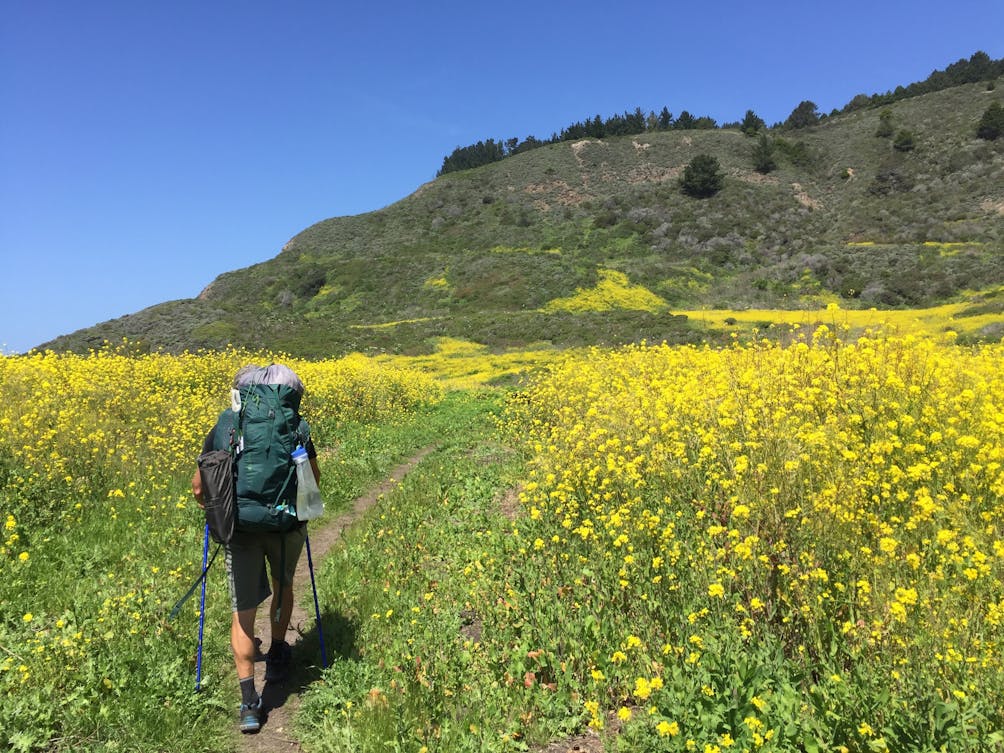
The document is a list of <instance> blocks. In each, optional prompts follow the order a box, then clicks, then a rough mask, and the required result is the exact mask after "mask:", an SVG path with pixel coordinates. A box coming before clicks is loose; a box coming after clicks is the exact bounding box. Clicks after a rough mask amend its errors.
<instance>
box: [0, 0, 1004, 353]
mask: <svg viewBox="0 0 1004 753" xmlns="http://www.w3.org/2000/svg"><path fill="white" fill-rule="evenodd" d="M346 6H350V7H346ZM977 50H983V51H984V52H986V53H987V54H989V55H990V56H991V57H992V58H994V59H998V58H1001V57H1004V2H1001V0H984V1H982V2H977V1H976V0H956V2H953V3H945V2H943V0H942V1H940V2H934V1H933V0H917V1H916V2H912V3H909V4H907V3H899V2H891V3H881V2H874V0H871V1H869V2H858V0H847V1H845V2H843V3H816V2H806V0H800V1H799V2H795V1H790V2H789V1H787V0H786V1H785V2H767V3H750V2H733V1H732V0H719V2H714V3H707V2H706V3H675V2H667V1H666V0H662V1H661V2H655V1H653V2H634V1H632V0H620V1H619V2H609V1H608V2H604V3H599V2H593V1H592V0H580V1H579V2H565V1H564V0H557V1H554V2H549V1H548V0H537V2H525V1H524V0H510V2H506V3H480V2H476V0H467V1H466V2H454V1H452V0H451V1H450V2H435V0H428V1H427V2H424V3H404V2H393V1H391V2H387V1H386V0H373V1H372V2H369V3H354V4H347V3H335V2H313V1H312V0H301V1H299V2H291V3H277V2H258V1H257V0H245V1H243V2H227V1H217V0H213V1H211V2H205V0H199V2H189V1H188V0H176V1H174V2H164V3H147V2H139V3H137V2H135V1H132V2H125V1H121V2H118V1H115V2H113V1H109V0H90V1H89V2H85V3H81V2H72V1H71V0H64V1H63V2H51V1H49V0H9V2H6V3H4V4H3V7H2V9H0V259H2V266H3V274H2V275H0V350H2V351H3V352H5V353H11V352H22V351H24V350H27V349H28V348H30V347H32V346H35V345H38V344H40V343H42V342H44V341H46V340H48V339H51V338H53V337H55V336H57V335H60V334H64V333H67V332H71V331H73V330H76V329H79V328H81V327H86V326H90V325H92V324H96V323H98V322H101V321H105V320H107V319H112V318H115V317H118V316H122V315H125V314H128V313H132V312H135V311H138V310H140V309H142V308H145V307H147V306H151V305H154V304H156V303H160V302H163V301H168V300H174V299H179V298H191V297H194V296H196V295H198V293H199V292H200V291H201V290H202V289H203V288H204V287H205V286H206V285H207V284H209V282H211V281H212V280H213V278H214V277H216V276H217V275H218V274H220V273H222V272H226V271H229V270H232V269H237V268H240V267H245V266H248V265H251V264H255V263H257V262H260V261H264V260H266V259H268V258H271V257H272V256H274V255H275V254H277V253H278V252H279V249H281V248H282V246H283V244H284V243H285V242H286V241H287V240H289V238H291V237H292V236H294V235H295V234H297V233H298V232H300V231H301V230H303V229H304V228H306V227H308V226H309V225H311V224H313V223H315V222H318V221H320V220H323V219H326V218H328V217H336V216H342V215H353V214H359V213H363V212H368V211H372V210H375V209H379V208H381V207H384V206H387V205H388V204H392V203H394V202H395V201H397V200H399V199H401V198H404V197H405V196H407V195H408V194H410V193H411V192H412V191H414V190H415V189H417V188H418V187H419V186H420V185H422V184H423V183H425V182H427V181H429V180H432V179H433V178H434V177H435V174H436V171H437V170H438V169H439V167H440V166H441V165H442V161H443V157H444V156H446V155H447V154H449V153H450V152H452V151H453V149H454V148H456V147H457V146H466V145H468V144H471V143H474V142H475V141H478V140H480V139H485V138H503V139H504V138H509V137H513V136H515V137H519V138H521V139H522V138H525V137H526V136H527V135H531V134H532V135H534V136H537V137H540V138H545V137H548V136H550V135H551V134H552V133H554V132H556V131H560V130H561V128H563V127H564V126H566V125H569V124H570V123H572V122H574V121H578V120H583V119H584V118H586V117H591V116H593V115H596V114H599V115H601V116H603V117H604V118H605V117H608V116H610V115H613V114H615V113H621V112H624V111H625V110H633V109H634V108H635V107H641V108H642V109H643V110H645V111H648V110H655V111H658V110H660V109H661V108H662V107H663V106H667V107H668V108H669V109H670V111H671V112H673V113H674V114H679V113H680V112H681V111H682V110H689V111H690V112H691V113H693V114H695V115H710V116H711V117H714V118H715V119H717V120H718V121H719V122H720V123H721V122H727V121H736V120H739V119H741V118H742V116H743V114H744V113H745V112H746V110H747V109H753V110H754V111H755V112H756V113H757V114H758V115H760V116H761V117H762V118H764V119H765V120H766V121H767V122H768V123H774V122H777V121H780V120H783V119H785V118H786V117H787V116H788V114H789V113H790V112H791V111H792V110H793V109H794V108H795V106H796V105H798V103H799V102H801V101H802V100H805V99H810V100H812V101H813V102H815V103H816V104H817V105H818V107H819V109H820V110H821V111H823V112H829V111H830V110H832V109H833V108H839V107H842V106H843V105H844V104H846V103H847V102H848V101H849V100H850V99H851V98H852V97H853V96H854V95H855V94H860V93H865V94H873V93H876V92H884V91H887V90H889V89H893V88H895V87H896V86H897V85H901V84H902V85H906V84H909V83H912V82H914V81H919V80H923V79H924V78H926V77H927V76H928V75H929V74H930V73H931V72H932V71H933V70H936V69H941V68H944V67H945V66H946V65H948V64H950V63H952V62H955V61H956V60H958V59H960V58H968V57H969V56H970V55H972V53H974V52H976V51H977Z"/></svg>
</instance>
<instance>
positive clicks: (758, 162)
mask: <svg viewBox="0 0 1004 753" xmlns="http://www.w3.org/2000/svg"><path fill="white" fill-rule="evenodd" d="M776 167H777V160H776V159H774V142H772V141H771V140H770V138H768V136H767V134H766V133H761V134H760V138H758V139H757V142H756V146H754V147H753V169H754V170H756V171H757V172H758V173H761V174H762V175H766V174H767V173H769V172H770V171H771V170H774V169H775V168H776Z"/></svg>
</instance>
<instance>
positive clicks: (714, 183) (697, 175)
mask: <svg viewBox="0 0 1004 753" xmlns="http://www.w3.org/2000/svg"><path fill="white" fill-rule="evenodd" d="M724 185H725V174H724V173H723V172H722V169H721V166H720V165H719V163H718V160H717V159H716V158H715V157H712V156H711V155H710V154H698V155H697V156H696V157H694V159H692V160H691V161H690V164H688V165H687V167H686V168H684V171H683V176H682V177H681V178H680V187H681V188H682V189H683V192H684V193H685V194H687V195H688V196H694V197H696V198H699V199H705V198H708V197H709V196H714V195H715V194H716V193H718V192H719V191H721V190H722V187H723V186H724Z"/></svg>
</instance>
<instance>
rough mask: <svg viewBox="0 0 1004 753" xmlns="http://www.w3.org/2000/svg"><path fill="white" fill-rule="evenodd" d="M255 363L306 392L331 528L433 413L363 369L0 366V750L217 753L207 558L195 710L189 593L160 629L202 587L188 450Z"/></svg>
mask: <svg viewBox="0 0 1004 753" xmlns="http://www.w3.org/2000/svg"><path fill="white" fill-rule="evenodd" d="M272 360H283V361H285V362H286V363H289V364H290V365H291V366H292V367H293V368H294V369H296V370H297V371H298V372H299V373H300V375H301V376H302V377H303V379H304V381H305V382H306V384H307V395H306V397H305V399H304V405H303V407H304V413H305V415H306V417H307V418H308V420H310V421H311V424H312V426H313V428H314V433H315V438H316V442H317V445H318V447H319V449H320V450H321V452H322V455H323V457H322V462H323V463H325V464H326V465H327V466H328V468H327V469H328V470H329V473H327V474H326V475H325V476H324V477H323V478H322V491H323V492H324V494H325V498H326V501H327V502H328V506H329V509H330V510H331V511H332V512H336V511H337V510H338V509H339V507H344V505H345V504H346V503H347V502H348V501H349V500H350V497H349V496H348V495H350V494H352V493H354V492H355V491H356V490H358V489H361V488H363V487H364V486H365V485H366V484H369V483H374V482H375V481H377V480H379V479H380V478H381V475H382V474H384V473H386V471H387V469H388V468H389V467H390V466H391V465H392V464H393V463H394V462H396V461H397V460H398V459H399V458H400V457H402V456H404V455H407V454H408V453H410V452H411V451H412V450H413V449H414V447H413V445H411V444H409V443H411V442H425V441H427V436H428V434H427V432H426V430H425V428H424V421H422V420H418V419H414V418H413V419H411V420H410V421H409V417H414V416H416V415H419V414H422V413H424V412H426V411H428V410H434V408H433V407H432V406H433V405H434V404H435V403H436V402H437V401H439V400H440V399H441V397H442V393H441V390H439V389H438V387H437V386H436V385H435V384H434V382H433V381H432V380H431V379H429V378H428V377H426V376H422V375H419V374H417V373H414V372H410V371H406V370H400V369H391V368H381V367H378V366H376V365H375V364H373V363H372V362H369V361H366V360H365V359H343V360H341V361H330V362H303V361H298V360H294V359H286V358H283V357H282V356H276V355H271V354H263V353H245V352H240V351H227V352H223V353H199V354H184V355H181V356H168V355H131V354H130V352H129V350H128V348H122V349H117V350H106V351H100V352H96V353H92V354H90V355H89V356H74V355H57V354H53V353H45V354H37V355H32V356H26V357H22V356H10V357H0V525H2V526H3V528H2V531H0V601H2V603H3V604H4V609H3V612H2V614H0V697H3V698H4V702H3V703H2V704H0V747H3V748H4V749H8V750H12V751H36V750H45V751H80V750H93V751H150V750H158V751H182V750H183V751H219V750H222V749H226V748H228V747H229V746H230V744H231V742H232V737H233V734H234V729H235V725H234V719H235V716H234V715H235V709H236V703H237V696H236V690H235V685H234V683H233V682H232V672H233V670H232V659H231V656H230V650H229V597H228V595H227V593H226V586H225V583H224V579H223V577H222V571H223V566H222V558H220V560H219V561H218V562H217V564H216V565H215V566H214V569H213V571H212V572H211V574H210V577H209V586H208V594H207V612H208V614H207V623H206V635H207V638H206V641H205V650H204V656H203V663H202V671H203V678H202V679H203V690H202V692H200V693H198V694H196V693H195V692H194V688H195V675H196V671H195V670H196V641H197V631H198V610H197V607H198V601H199V598H198V596H199V595H198V592H196V595H195V597H194V598H193V599H192V600H191V601H189V602H188V603H187V604H186V606H185V607H184V608H183V609H182V611H181V613H180V614H179V616H178V618H177V619H176V620H174V621H169V620H168V619H167V616H168V613H169V611H170V609H171V607H172V606H173V604H174V603H175V601H176V600H177V599H178V598H180V596H181V595H182V594H183V593H184V592H185V591H186V590H187V588H188V587H189V585H190V584H191V583H192V581H193V580H194V579H195V578H196V576H197V575H198V573H199V572H200V570H201V560H202V552H203V523H204V518H203V516H202V513H201V511H200V510H199V508H198V507H197V505H196V504H195V502H194V500H193V499H192V497H191V489H190V487H189V484H188V481H189V479H190V477H191V474H192V471H193V470H194V468H195V457H196V456H197V455H198V453H199V451H200V449H201V445H202V438H203V436H204V435H205V433H206V432H207V431H208V429H209V428H210V427H211V426H212V424H213V421H214V420H215V418H216V416H217V414H218V413H219V411H220V410H222V409H223V408H224V407H226V405H227V404H228V402H229V388H230V383H231V379H232V375H233V373H234V371H235V370H236V369H237V368H238V367H239V366H241V365H243V364H245V363H269V362H271V361H272ZM379 422H384V426H385V430H384V431H382V432H381V431H380V430H379V429H378V428H376V427H375V426H374V424H375V423H379ZM416 427H417V428H416ZM361 455H365V456H368V457H371V458H375V459H371V460H368V461H366V462H360V461H359V459H358V457H359V456H361ZM336 468H337V469H338V472H337V473H334V472H330V471H332V470H334V469H336Z"/></svg>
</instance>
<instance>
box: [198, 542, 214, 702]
mask: <svg viewBox="0 0 1004 753" xmlns="http://www.w3.org/2000/svg"><path fill="white" fill-rule="evenodd" d="M208 559H209V523H206V536H205V541H204V542H203V544H202V599H201V601H200V604H199V651H198V655H197V657H196V660H195V692H196V693H198V692H199V691H200V690H202V633H203V631H204V629H205V627H206V561H207V560H208ZM214 559H215V557H214Z"/></svg>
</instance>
